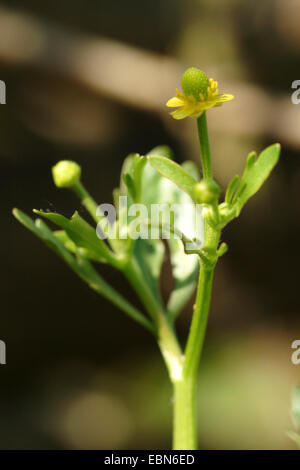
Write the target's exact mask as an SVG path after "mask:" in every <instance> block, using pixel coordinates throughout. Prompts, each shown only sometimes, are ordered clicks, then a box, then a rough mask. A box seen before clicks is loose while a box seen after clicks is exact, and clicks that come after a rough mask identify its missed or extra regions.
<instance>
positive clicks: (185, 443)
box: [173, 378, 197, 450]
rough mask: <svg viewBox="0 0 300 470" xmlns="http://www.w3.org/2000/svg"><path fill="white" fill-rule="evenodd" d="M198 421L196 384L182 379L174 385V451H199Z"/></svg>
mask: <svg viewBox="0 0 300 470" xmlns="http://www.w3.org/2000/svg"><path fill="white" fill-rule="evenodd" d="M196 421H197V419H196V382H195V381H194V380H190V379H187V378H182V380H180V381H178V382H175V383H174V412H173V449H174V450H196V449H197V429H196Z"/></svg>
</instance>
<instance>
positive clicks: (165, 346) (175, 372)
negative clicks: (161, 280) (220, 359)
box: [123, 259, 183, 382]
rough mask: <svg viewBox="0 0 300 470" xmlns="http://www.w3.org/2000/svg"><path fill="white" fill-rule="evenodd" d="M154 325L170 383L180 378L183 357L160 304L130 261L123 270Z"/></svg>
mask: <svg viewBox="0 0 300 470" xmlns="http://www.w3.org/2000/svg"><path fill="white" fill-rule="evenodd" d="M123 273H124V275H125V277H126V278H127V279H128V281H129V282H130V284H131V285H132V287H133V288H134V290H135V291H136V293H137V295H138V296H139V298H140V300H141V302H142V303H143V305H144V306H145V308H146V310H147V312H148V314H149V316H150V317H151V319H152V320H153V323H154V325H155V332H156V336H157V341H158V346H159V349H160V351H161V354H162V356H163V358H164V361H165V363H166V366H167V369H168V372H169V377H170V380H171V381H172V382H174V381H176V380H179V379H181V377H182V362H183V356H182V352H181V348H180V345H179V343H178V340H177V338H176V334H175V332H174V329H173V326H172V324H171V322H169V321H168V319H167V316H166V312H165V311H164V308H163V305H162V303H161V302H160V301H159V300H158V299H156V298H155V297H154V296H153V294H152V292H151V290H150V289H149V287H148V284H147V283H146V282H145V280H144V277H143V275H142V272H141V270H140V268H139V266H138V265H137V263H136V262H135V261H134V260H133V259H131V260H130V262H129V263H128V264H127V265H126V267H125V268H124V270H123Z"/></svg>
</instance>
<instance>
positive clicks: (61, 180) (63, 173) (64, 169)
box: [52, 160, 81, 188]
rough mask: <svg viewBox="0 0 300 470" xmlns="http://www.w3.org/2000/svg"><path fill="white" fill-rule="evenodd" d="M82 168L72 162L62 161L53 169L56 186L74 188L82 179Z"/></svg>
mask: <svg viewBox="0 0 300 470" xmlns="http://www.w3.org/2000/svg"><path fill="white" fill-rule="evenodd" d="M80 175H81V168H80V166H79V165H78V164H77V163H75V162H72V161H71V160H61V161H60V162H58V163H57V164H56V165H55V166H53V167H52V176H53V180H54V184H55V185H56V186H57V187H58V188H69V187H71V186H74V184H75V183H77V181H78V180H79V179H80Z"/></svg>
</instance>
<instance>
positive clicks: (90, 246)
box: [34, 210, 114, 264]
mask: <svg viewBox="0 0 300 470" xmlns="http://www.w3.org/2000/svg"><path fill="white" fill-rule="evenodd" d="M34 213H35V214H38V215H40V216H42V217H44V218H45V219H48V220H51V222H53V223H55V224H56V225H58V226H59V227H61V228H63V229H64V230H65V231H66V233H67V235H68V236H69V237H70V238H71V240H72V241H73V242H74V243H75V244H76V245H77V246H79V247H81V248H85V249H86V250H87V251H88V253H89V254H90V256H91V257H93V259H95V260H98V261H100V262H101V261H103V258H104V259H106V260H107V261H109V262H111V263H112V264H114V257H113V254H112V253H111V252H110V250H109V249H108V247H107V246H106V245H105V243H104V242H103V241H102V240H100V239H99V238H98V237H97V234H96V230H95V229H94V228H93V227H92V226H91V225H89V224H88V223H87V222H86V221H85V220H84V219H82V218H81V217H80V215H79V214H78V212H75V213H74V215H73V216H72V218H71V219H67V218H66V217H64V216H63V215H61V214H57V213H54V212H43V211H38V210H34Z"/></svg>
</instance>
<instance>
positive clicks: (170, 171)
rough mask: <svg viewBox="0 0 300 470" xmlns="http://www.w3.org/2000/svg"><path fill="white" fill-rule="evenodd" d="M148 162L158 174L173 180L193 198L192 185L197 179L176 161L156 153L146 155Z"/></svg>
mask: <svg viewBox="0 0 300 470" xmlns="http://www.w3.org/2000/svg"><path fill="white" fill-rule="evenodd" d="M148 159H149V162H150V164H151V165H152V166H153V168H155V169H156V170H157V171H158V172H159V173H160V174H162V175H163V176H165V177H166V178H168V179H169V180H171V181H173V183H175V184H176V185H177V186H178V187H179V188H180V189H182V190H183V191H185V192H186V193H187V194H188V195H189V196H190V197H191V199H194V186H195V184H196V183H197V180H196V179H195V178H193V176H191V175H190V174H189V173H188V172H187V171H185V170H184V169H183V168H182V167H181V166H180V165H178V163H175V162H173V161H172V160H170V159H168V158H166V157H160V156H156V155H149V156H148Z"/></svg>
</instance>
